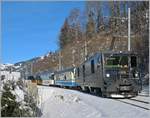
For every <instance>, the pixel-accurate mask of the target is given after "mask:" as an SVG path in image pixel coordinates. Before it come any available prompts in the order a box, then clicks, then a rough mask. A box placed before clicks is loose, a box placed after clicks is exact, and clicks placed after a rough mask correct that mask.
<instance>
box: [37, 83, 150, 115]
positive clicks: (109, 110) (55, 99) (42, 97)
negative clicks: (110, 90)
mask: <svg viewBox="0 0 150 118" xmlns="http://www.w3.org/2000/svg"><path fill="white" fill-rule="evenodd" d="M38 92H39V107H40V108H41V110H42V118H134V117H136V118H149V115H150V114H149V111H148V110H144V109H141V108H137V107H135V106H131V105H129V104H125V103H121V102H119V101H116V100H113V99H108V98H101V97H97V96H92V95H89V94H85V93H82V92H79V91H75V90H68V89H62V88H55V87H48V86H38Z"/></svg>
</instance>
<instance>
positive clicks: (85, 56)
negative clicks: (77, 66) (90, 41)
mask: <svg viewBox="0 0 150 118" xmlns="http://www.w3.org/2000/svg"><path fill="white" fill-rule="evenodd" d="M87 54H88V52H87V39H86V37H85V43H84V60H85V61H86V60H87Z"/></svg>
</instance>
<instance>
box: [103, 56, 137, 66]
mask: <svg viewBox="0 0 150 118" xmlns="http://www.w3.org/2000/svg"><path fill="white" fill-rule="evenodd" d="M129 57H130V59H131V60H130V64H131V68H135V67H137V57H136V56H129V55H109V56H108V55H105V66H106V67H125V68H126V67H128V63H129Z"/></svg>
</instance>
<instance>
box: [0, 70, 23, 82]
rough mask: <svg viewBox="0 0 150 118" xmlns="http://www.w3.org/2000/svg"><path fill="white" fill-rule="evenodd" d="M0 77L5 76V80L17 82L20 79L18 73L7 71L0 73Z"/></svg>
mask: <svg viewBox="0 0 150 118" xmlns="http://www.w3.org/2000/svg"><path fill="white" fill-rule="evenodd" d="M0 75H5V80H4V81H7V80H15V81H18V80H19V78H20V77H21V74H20V72H11V73H10V72H9V71H0Z"/></svg>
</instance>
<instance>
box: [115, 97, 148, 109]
mask: <svg viewBox="0 0 150 118" xmlns="http://www.w3.org/2000/svg"><path fill="white" fill-rule="evenodd" d="M116 101H119V102H122V103H125V104H129V105H132V106H135V107H138V108H141V109H144V110H150V104H149V102H147V101H143V100H138V99H133V98H131V99H116Z"/></svg>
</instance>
